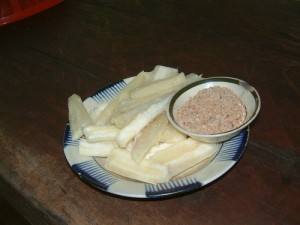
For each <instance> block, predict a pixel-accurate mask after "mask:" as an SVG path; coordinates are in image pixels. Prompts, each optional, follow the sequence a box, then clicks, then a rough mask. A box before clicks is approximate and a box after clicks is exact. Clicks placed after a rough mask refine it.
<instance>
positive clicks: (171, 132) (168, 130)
mask: <svg viewBox="0 0 300 225" xmlns="http://www.w3.org/2000/svg"><path fill="white" fill-rule="evenodd" d="M186 138H187V136H186V135H185V134H183V133H181V132H179V131H178V130H177V129H175V128H174V127H173V126H172V125H171V124H170V123H168V124H167V125H166V126H165V128H164V130H163V133H162V135H161V136H160V140H159V141H160V142H162V143H175V142H180V141H183V140H185V139H186Z"/></svg>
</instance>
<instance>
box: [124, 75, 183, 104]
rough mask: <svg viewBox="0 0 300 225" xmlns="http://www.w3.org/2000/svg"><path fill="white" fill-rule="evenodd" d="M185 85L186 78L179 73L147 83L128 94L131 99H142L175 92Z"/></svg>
mask: <svg viewBox="0 0 300 225" xmlns="http://www.w3.org/2000/svg"><path fill="white" fill-rule="evenodd" d="M185 83H186V76H185V75H184V73H180V74H178V75H176V76H172V77H170V78H165V79H161V80H155V81H153V82H149V83H147V84H145V85H144V86H141V87H138V88H136V89H134V90H132V91H130V92H129V93H130V97H131V98H142V97H145V96H149V95H154V94H157V93H160V92H166V91H169V90H173V91H176V90H177V89H178V88H180V87H182V85H184V84H185Z"/></svg>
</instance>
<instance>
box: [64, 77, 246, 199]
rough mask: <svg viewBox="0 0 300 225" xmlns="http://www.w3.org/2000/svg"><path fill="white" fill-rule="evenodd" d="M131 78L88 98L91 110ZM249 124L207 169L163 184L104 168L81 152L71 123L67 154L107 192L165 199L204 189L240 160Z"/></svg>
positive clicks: (83, 175)
mask: <svg viewBox="0 0 300 225" xmlns="http://www.w3.org/2000/svg"><path fill="white" fill-rule="evenodd" d="M130 79H131V78H128V79H125V80H122V81H120V82H117V83H115V84H113V85H110V86H108V87H106V88H104V89H101V90H100V91H99V92H98V93H96V94H95V95H93V96H91V97H89V98H87V99H86V100H85V101H84V104H85V106H86V107H87V109H88V110H89V109H92V108H94V107H95V106H96V105H97V104H100V103H102V102H108V101H110V100H111V99H113V98H114V97H115V96H116V95H117V94H118V93H119V91H120V90H121V89H122V88H123V87H125V86H126V85H127V84H128V82H129V81H130ZM248 137H249V127H247V128H246V129H244V130H243V131H242V132H241V133H240V134H239V135H238V136H236V137H234V138H233V139H231V140H229V141H226V142H223V143H222V146H221V149H220V151H219V153H218V154H217V156H216V157H215V158H214V159H213V160H212V161H211V162H210V163H209V164H208V165H207V166H206V167H205V168H203V169H201V170H200V171H198V172H196V173H194V174H192V175H189V176H187V177H184V178H181V179H177V180H174V181H170V182H168V183H163V184H156V185H155V184H147V183H142V182H138V181H133V180H128V179H125V178H122V177H119V176H116V175H114V174H111V173H110V172H108V171H106V170H105V169H104V160H102V159H100V158H95V157H86V156H81V155H79V154H78V141H72V139H71V132H70V127H69V125H68V124H67V126H66V129H65V136H64V154H65V156H66V159H67V161H68V163H69V164H70V166H71V168H72V170H73V171H74V172H75V173H76V174H77V175H78V176H79V177H80V178H81V179H83V180H84V181H85V182H87V183H88V184H90V185H92V186H94V187H96V188H97V189H99V190H102V191H104V192H106V193H109V194H113V195H117V196H122V197H129V198H163V197H169V196H173V195H178V194H184V193H188V192H191V191H195V190H198V189H200V188H201V187H203V186H205V185H207V184H209V183H211V182H212V181H214V180H216V179H218V178H219V177H221V176H222V175H224V174H225V173H226V172H227V171H228V170H229V169H230V168H232V167H233V166H234V164H236V163H237V161H238V160H239V159H240V157H241V155H242V154H243V152H244V150H245V147H246V145H247V142H248Z"/></svg>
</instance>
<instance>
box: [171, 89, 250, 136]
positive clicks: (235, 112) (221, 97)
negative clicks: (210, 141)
mask: <svg viewBox="0 0 300 225" xmlns="http://www.w3.org/2000/svg"><path fill="white" fill-rule="evenodd" d="M175 118H176V120H177V122H178V124H179V125H180V126H181V127H182V128H184V129H186V130H188V131H191V132H194V133H199V134H217V133H222V132H226V131H230V130H233V129H234V128H236V127H238V126H240V125H241V124H242V122H243V121H244V120H245V118H246V109H245V106H244V104H243V102H242V101H241V99H240V98H239V97H237V96H236V95H235V94H234V93H233V91H231V90H230V89H228V88H225V87H219V86H215V87H210V88H206V89H203V90H200V91H199V92H198V93H197V94H196V95H195V96H194V97H191V98H190V99H189V100H188V101H187V102H186V103H185V104H184V105H183V106H181V107H180V108H179V109H178V110H177V112H175Z"/></svg>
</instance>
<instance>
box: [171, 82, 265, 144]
mask: <svg viewBox="0 0 300 225" xmlns="http://www.w3.org/2000/svg"><path fill="white" fill-rule="evenodd" d="M214 86H219V87H226V88H228V89H230V90H232V91H233V92H234V93H235V94H236V95H237V96H238V97H239V98H240V99H241V100H242V102H243V104H244V106H245V109H246V118H245V120H244V121H243V123H242V124H241V125H240V126H239V127H237V128H235V129H233V130H230V131H227V132H223V133H217V134H199V133H193V132H190V131H188V130H186V129H184V128H182V127H181V126H180V125H179V124H178V122H177V121H176V116H175V113H176V111H177V110H178V109H179V108H180V107H181V106H182V105H183V104H184V103H185V102H186V101H187V100H188V99H189V98H191V97H193V96H195V95H196V94H197V93H198V92H199V91H200V90H202V89H205V88H210V87H214ZM260 107H261V100H260V97H259V94H258V92H257V91H256V90H255V88H254V87H252V86H251V85H249V84H248V83H247V82H245V81H243V80H240V79H237V78H232V77H211V78H204V79H202V80H200V81H196V82H194V83H191V84H189V85H187V86H185V87H183V88H182V89H180V90H179V91H178V92H177V93H175V94H174V95H173V97H172V98H171V100H170V102H169V105H168V109H167V115H168V119H169V121H170V123H171V124H172V125H173V126H174V127H175V128H176V129H177V130H179V131H180V132H182V133H184V134H186V135H188V136H190V137H191V138H194V139H196V140H199V141H202V142H206V143H219V142H223V141H227V140H229V139H231V138H233V137H235V136H237V135H238V134H239V133H240V132H241V131H242V130H243V129H245V128H246V127H247V126H249V124H250V123H251V122H252V121H253V120H254V119H255V118H256V117H257V115H258V113H259V111H260Z"/></svg>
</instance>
